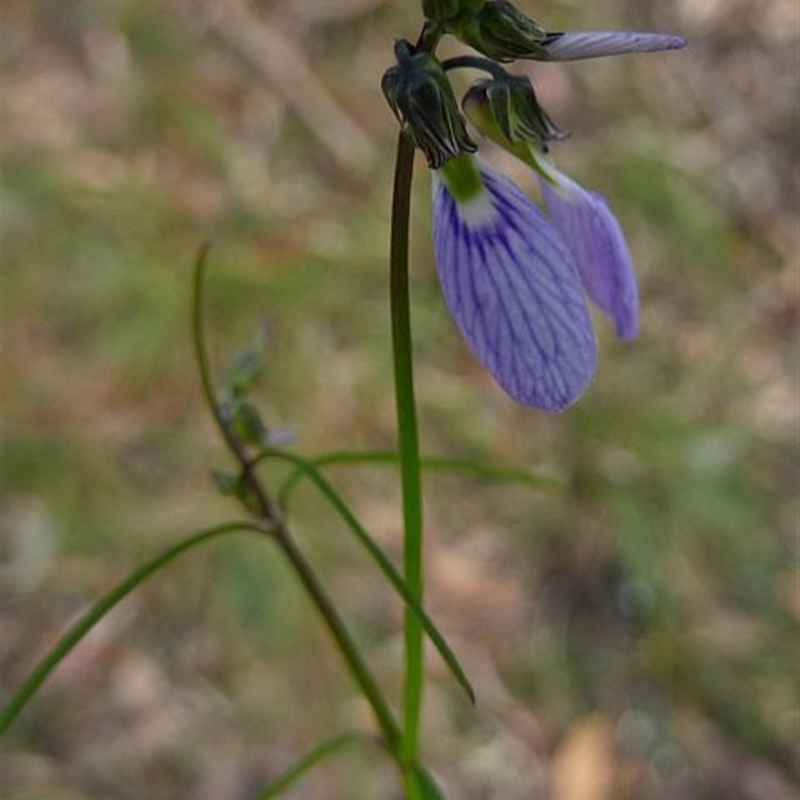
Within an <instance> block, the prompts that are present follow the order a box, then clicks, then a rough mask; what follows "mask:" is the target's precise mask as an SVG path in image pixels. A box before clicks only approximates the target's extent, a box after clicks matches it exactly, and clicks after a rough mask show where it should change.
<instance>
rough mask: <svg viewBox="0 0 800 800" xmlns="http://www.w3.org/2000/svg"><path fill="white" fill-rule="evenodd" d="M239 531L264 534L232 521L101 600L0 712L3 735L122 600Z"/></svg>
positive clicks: (186, 542) (181, 546) (167, 554)
mask: <svg viewBox="0 0 800 800" xmlns="http://www.w3.org/2000/svg"><path fill="white" fill-rule="evenodd" d="M235 531H254V532H256V533H264V532H265V530H264V528H263V527H262V526H260V525H255V524H254V523H252V522H230V523H227V524H224V525H216V526H215V527H213V528H208V529H207V530H204V531H200V532H199V533H196V534H194V535H193V536H189V537H188V538H186V539H183V540H182V541H180V542H178V543H177V544H175V545H173V546H172V547H170V548H169V549H168V550H165V551H164V552H163V553H161V555H159V556H157V557H156V558H154V559H152V560H151V561H148V562H147V563H146V564H144V565H142V566H141V567H139V569H137V570H136V571H135V572H134V573H132V574H131V575H130V576H129V577H128V578H126V579H125V580H124V581H123V582H122V583H120V584H119V585H118V586H115V587H114V588H113V589H112V590H111V591H110V592H108V593H107V594H106V595H104V596H103V597H101V598H100V599H99V600H98V601H97V602H96V603H95V604H94V605H93V606H92V607H91V608H90V609H89V610H88V611H87V612H86V614H84V615H83V616H82V617H81V618H80V619H79V620H78V621H77V622H76V623H75V624H74V625H73V626H72V627H71V628H70V629H69V630H68V631H67V632H66V633H65V634H64V635H63V636H62V637H61V639H59V641H58V643H57V644H56V646H55V647H54V648H53V649H52V650H51V651H50V652H49V653H48V654H47V655H46V656H45V657H44V658H43V659H42V660H41V661H40V662H39V663H38V664H37V665H36V667H35V668H34V669H33V670H32V671H31V672H30V674H29V675H28V677H27V678H26V680H25V682H24V683H23V684H22V686H20V688H19V689H17V691H16V693H15V694H14V696H13V697H12V698H11V700H9V701H8V703H7V704H6V706H5V708H4V709H3V711H2V713H0V735H2V734H3V733H4V732H5V730H6V728H8V726H9V725H10V724H11V723H12V722H13V721H14V720H15V719H16V717H17V715H18V714H19V713H20V711H22V709H23V708H24V707H25V706H26V705H27V703H28V701H29V700H30V699H31V697H32V696H33V694H34V693H35V692H36V691H38V689H39V688H40V687H41V686H42V684H43V683H44V682H45V681H46V680H47V678H48V677H49V676H50V673H51V672H52V671H53V670H54V669H55V668H56V667H57V666H58V665H59V664H60V663H61V661H63V660H64V658H66V656H67V655H68V653H69V652H70V651H71V650H72V649H73V648H74V647H75V646H76V645H77V644H78V643H79V642H80V641H81V639H83V637H84V636H86V634H87V633H89V631H90V630H91V629H92V628H93V627H94V626H95V625H96V624H97V623H98V622H99V621H100V620H101V619H102V618H103V617H104V616H105V615H106V614H107V613H108V612H109V611H111V609H112V608H113V607H114V606H115V605H117V603H119V602H120V601H121V600H123V599H124V598H125V597H127V596H128V595H129V594H130V593H131V592H132V591H133V590H134V589H135V588H136V587H137V586H139V584H141V583H142V582H143V581H144V580H146V579H147V578H149V577H150V576H151V575H152V574H153V573H154V572H156V571H158V570H159V569H161V567H163V566H165V565H166V564H167V563H169V562H170V561H172V560H173V559H174V558H176V557H177V556H179V555H180V554H181V553H185V552H186V551H187V550H190V549H192V548H193V547H196V546H197V545H199V544H201V543H202V542H205V541H208V540H209V539H213V538H216V537H217V536H223V535H225V534H228V533H233V532H235Z"/></svg>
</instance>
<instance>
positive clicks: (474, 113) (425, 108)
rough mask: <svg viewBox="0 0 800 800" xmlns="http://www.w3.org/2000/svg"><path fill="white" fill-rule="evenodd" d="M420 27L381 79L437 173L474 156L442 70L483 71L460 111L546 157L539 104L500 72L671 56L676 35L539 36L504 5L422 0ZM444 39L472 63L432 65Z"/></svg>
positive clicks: (515, 148)
mask: <svg viewBox="0 0 800 800" xmlns="http://www.w3.org/2000/svg"><path fill="white" fill-rule="evenodd" d="M422 10H423V12H424V14H425V28H424V30H423V36H422V37H421V38H420V44H419V46H418V48H417V49H415V48H414V47H412V46H411V45H410V44H409V43H408V42H405V41H403V42H399V43H398V45H397V47H396V48H395V55H396V56H397V64H396V66H394V67H391V68H390V69H389V70H388V71H387V72H386V74H385V75H384V78H383V84H382V85H383V91H384V93H385V95H386V98H387V100H388V101H389V105H390V106H391V107H392V110H393V111H394V113H395V114H396V115H397V118H398V119H399V120H400V124H401V125H402V126H403V129H404V130H405V131H407V133H408V134H409V135H410V136H411V138H412V140H413V141H414V143H415V144H416V145H417V147H419V148H420V149H421V150H422V151H423V152H424V153H425V156H426V157H427V159H428V164H429V165H430V167H431V168H432V169H439V168H440V167H441V166H442V165H444V164H445V163H446V162H448V161H449V160H450V159H452V158H454V157H456V156H458V155H461V154H464V153H471V152H474V150H475V149H476V148H475V144H474V143H473V142H472V140H471V139H470V138H469V136H468V135H467V132H466V128H465V125H464V119H463V117H462V116H461V112H460V110H459V107H458V103H457V102H456V99H455V97H454V95H453V90H452V87H451V86H450V82H449V81H448V79H447V75H446V73H447V71H448V70H450V69H455V68H456V67H469V68H471V69H479V70H483V71H484V72H487V73H488V74H489V75H490V76H491V79H490V80H483V81H481V82H479V83H476V84H475V85H474V86H473V87H472V88H471V89H470V90H469V91H468V92H467V94H466V96H465V98H464V112H465V113H466V114H467V116H468V117H469V119H470V121H471V122H472V123H473V124H474V125H475V127H476V128H478V130H479V131H480V132H481V133H482V134H484V135H486V136H488V137H489V138H491V139H493V140H494V141H496V142H497V143H498V144H500V145H501V146H503V147H506V148H507V149H509V150H511V151H512V152H515V153H517V154H518V155H519V154H520V153H521V152H522V151H523V150H525V151H526V152H529V151H533V152H536V153H539V154H545V153H547V150H548V148H547V142H548V141H550V140H552V139H562V138H564V134H563V133H562V132H561V131H559V129H558V128H557V127H556V126H555V125H554V124H553V122H552V120H551V119H550V117H549V116H548V115H547V113H546V112H545V111H544V109H543V108H542V107H541V106H540V105H539V101H538V100H537V99H536V93H535V92H534V90H533V86H532V85H531V82H530V80H529V79H528V78H527V77H520V76H515V75H510V74H509V73H508V72H506V70H505V69H504V68H503V67H502V66H501V64H504V63H506V62H509V61H515V60H517V59H532V60H535V61H575V60H578V59H586V58H599V57H601V56H613V55H621V54H623V53H647V52H653V51H657V50H675V49H680V48H681V47H684V46H685V45H686V40H685V39H683V38H682V37H680V36H668V35H664V34H659V33H643V32H635V31H627V32H626V31H572V32H566V33H565V32H562V31H558V32H554V31H547V30H546V29H545V28H543V27H542V26H541V25H539V24H538V23H537V22H535V21H534V20H532V19H530V18H529V17H527V16H526V15H525V14H523V13H522V12H521V11H520V10H519V9H518V8H516V6H514V5H513V4H512V3H511V2H509V0H422ZM444 35H451V36H455V37H456V38H457V39H459V40H460V41H462V42H464V44H467V45H469V46H470V47H472V48H473V49H474V50H476V51H477V52H478V53H480V54H481V55H480V56H460V57H457V58H451V59H449V60H447V61H443V62H439V61H438V60H437V59H436V58H435V56H434V55H433V54H432V53H433V51H434V50H435V48H436V44H437V43H438V41H439V39H440V38H441V37H442V36H444Z"/></svg>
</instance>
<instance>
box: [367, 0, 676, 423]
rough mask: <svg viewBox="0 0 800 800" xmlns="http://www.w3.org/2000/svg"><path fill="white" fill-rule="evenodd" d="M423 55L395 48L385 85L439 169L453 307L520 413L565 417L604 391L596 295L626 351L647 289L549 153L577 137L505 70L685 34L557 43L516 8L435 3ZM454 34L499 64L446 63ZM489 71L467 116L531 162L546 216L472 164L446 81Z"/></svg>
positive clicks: (623, 247)
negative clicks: (446, 45) (445, 40)
mask: <svg viewBox="0 0 800 800" xmlns="http://www.w3.org/2000/svg"><path fill="white" fill-rule="evenodd" d="M423 10H424V12H425V15H426V26H425V30H424V31H423V34H426V33H427V34H428V37H427V38H424V37H423V38H421V40H420V41H421V42H424V43H423V44H421V45H420V51H418V52H415V51H414V49H413V48H412V47H411V45H410V44H409V43H407V42H399V43H398V45H397V46H396V48H395V53H396V55H397V60H398V63H397V65H396V66H395V67H392V68H391V69H389V70H388V71H387V73H386V75H385V76H384V80H383V83H382V86H383V89H384V92H385V94H386V96H387V99H388V101H389V104H390V105H391V107H392V109H393V110H394V112H395V114H396V116H397V117H398V119H399V120H400V122H401V125H402V126H403V129H404V130H405V131H406V132H407V133H408V134H409V135H410V136H411V138H412V140H413V141H414V143H415V144H416V145H417V147H419V148H420V149H421V150H422V151H423V152H424V153H425V156H426V158H427V160H428V166H429V167H430V168H431V169H432V170H433V233H434V251H435V256H436V264H437V270H438V273H439V278H440V282H441V285H442V290H443V292H444V296H445V300H446V302H447V305H448V307H449V309H450V312H451V313H452V315H453V317H454V319H455V322H456V324H457V325H458V327H459V329H460V330H461V333H462V334H463V336H464V338H465V339H466V341H467V343H468V344H469V346H470V347H471V348H472V350H473V351H474V353H475V355H476V356H477V357H478V359H479V360H480V361H481V362H482V363H483V364H484V365H485V366H486V367H487V369H488V370H489V371H490V372H491V374H492V375H493V376H494V378H495V379H496V380H497V382H498V383H499V384H500V386H501V387H502V388H503V389H504V390H505V391H506V392H507V393H508V394H509V395H510V396H511V397H512V398H514V399H515V400H517V401H519V402H520V403H523V404H526V405H530V406H534V407H537V408H541V409H544V410H547V411H561V410H563V409H564V408H566V407H567V406H569V405H570V404H571V403H573V402H575V400H577V399H578V398H579V397H580V396H581V394H582V393H583V392H584V390H585V389H586V387H587V386H588V384H589V382H590V381H591V380H592V377H593V375H594V371H595V365H596V358H597V353H596V344H595V339H594V333H593V330H592V326H591V320H590V317H589V311H588V307H587V295H588V297H589V298H591V300H592V301H593V302H594V303H595V304H596V305H597V306H598V307H599V308H600V309H601V310H602V311H603V312H604V313H606V314H607V315H608V316H609V317H611V319H612V320H613V322H614V325H615V328H616V332H617V335H618V336H619V337H620V338H622V339H631V338H633V337H635V336H636V333H637V329H638V288H637V285H636V276H635V274H634V269H633V263H632V259H631V256H630V252H629V250H628V246H627V244H626V242H625V237H624V234H623V233H622V229H621V227H620V224H619V222H618V221H617V219H616V217H615V216H614V215H613V213H612V212H611V210H610V209H609V207H608V204H607V203H606V202H605V199H604V198H603V197H602V196H601V195H600V194H598V193H596V192H592V191H588V190H586V189H584V188H583V187H581V186H580V185H579V184H578V183H576V182H575V181H574V180H572V179H571V178H568V177H567V176H566V175H564V174H563V173H561V172H560V171H559V170H558V169H557V168H556V166H555V164H554V163H553V161H552V159H551V157H550V154H549V142H550V141H553V140H558V139H563V138H565V134H563V133H562V132H561V131H560V130H559V129H558V128H557V127H556V125H555V124H554V123H553V122H552V120H551V119H550V117H549V115H548V114H547V113H546V112H545V111H544V109H542V107H541V106H540V105H539V102H538V100H537V98H536V95H535V93H534V90H533V86H532V85H531V83H530V80H529V79H528V78H527V77H523V76H513V75H509V74H508V73H507V72H506V71H505V70H504V69H503V67H501V66H500V64H499V63H498V62H506V61H510V60H514V59H518V58H525V59H533V60H538V61H571V60H575V59H583V58H596V57H600V56H607V55H618V54H621V53H634V52H649V51H655V50H669V49H676V48H680V47H683V46H684V45H685V44H686V41H685V40H684V39H683V38H681V37H678V36H664V35H661V34H653V33H626V32H618V31H576V32H571V33H564V32H549V31H547V30H546V29H545V28H543V27H542V26H540V25H539V24H538V23H536V22H534V21H533V20H531V19H529V18H528V17H526V16H525V15H524V14H522V13H521V12H519V11H518V10H517V9H516V8H515V7H514V6H513V5H512V3H511V2H509V0H423ZM445 33H449V34H452V35H454V36H456V37H457V38H459V39H461V41H463V42H465V43H466V44H469V45H471V46H472V47H473V48H474V49H476V50H477V51H478V52H480V53H483V54H484V56H488V57H489V58H488V59H487V58H479V57H475V56H460V57H456V58H451V59H448V60H447V61H444V62H441V63H439V62H438V61H437V60H436V59H435V58H434V57H433V56H432V55H431V54H430V53H429V52H427V49H426V48H429V47H433V46H435V43H436V41H438V38H439V37H440V36H442V35H443V34H445ZM457 67H469V68H473V69H474V68H477V69H481V70H484V71H486V72H488V73H489V74H490V75H491V79H490V80H485V81H482V82H479V83H478V84H476V85H475V86H473V88H472V89H471V90H470V91H469V92H468V93H467V96H466V97H465V99H464V103H463V106H462V107H463V109H464V112H465V114H466V116H467V117H468V118H469V119H470V121H471V122H472V123H473V124H474V125H475V127H476V128H478V130H479V131H480V132H481V133H483V134H484V135H486V136H488V137H489V138H491V139H493V140H494V141H495V142H497V143H498V144H500V145H501V146H502V147H504V148H505V149H507V150H508V151H509V152H511V153H513V154H514V155H515V156H517V157H518V158H520V159H521V160H523V161H524V162H526V163H527V164H529V165H530V166H531V167H532V168H533V169H534V170H535V171H536V173H537V176H538V178H539V182H540V184H541V192H542V199H543V201H544V205H545V208H546V211H547V213H544V211H542V210H541V209H540V208H539V207H538V206H537V205H536V204H535V203H534V202H533V201H532V200H531V199H530V198H529V197H527V195H525V194H524V193H523V192H522V191H521V190H520V189H519V188H518V187H517V186H516V185H515V184H514V183H513V182H512V181H510V180H509V179H508V178H506V177H504V176H502V175H500V174H499V173H497V172H496V171H495V170H494V169H492V168H491V167H489V166H488V165H487V164H486V163H484V162H483V161H480V160H479V159H478V158H477V157H476V156H473V155H472V152H473V151H474V150H475V149H476V146H475V144H474V143H473V142H472V140H471V139H470V137H469V135H468V134H467V132H466V127H465V125H464V120H463V118H462V117H461V115H460V113H459V110H458V106H457V103H456V101H455V98H454V96H453V93H452V89H451V88H450V86H449V82H448V80H447V78H446V71H447V70H449V69H455V68H457Z"/></svg>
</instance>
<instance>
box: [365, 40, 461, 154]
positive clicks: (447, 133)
mask: <svg viewBox="0 0 800 800" xmlns="http://www.w3.org/2000/svg"><path fill="white" fill-rule="evenodd" d="M395 55H396V57H397V64H396V65H395V66H393V67H390V68H389V69H388V70H386V72H385V73H384V75H383V79H382V80H381V88H382V89H383V93H384V95H385V96H386V100H387V102H388V103H389V105H390V106H391V109H392V111H393V112H394V114H395V116H396V117H397V119H398V120H399V122H400V124H401V125H402V126H403V129H404V130H406V131H407V132H408V134H409V135H410V136H411V139H412V140H413V142H414V144H415V145H416V146H417V147H418V148H419V149H420V150H422V152H423V153H424V154H425V158H426V159H427V160H428V166H429V167H430V168H431V169H438V168H439V167H441V166H442V164H444V163H445V162H446V161H448V160H449V159H451V158H454V157H455V156H457V155H459V154H461V153H473V152H475V150H476V149H477V147H476V145H475V143H474V142H473V141H472V140H471V139H470V138H469V136H468V134H467V129H466V127H465V125H464V120H463V118H462V116H461V112H460V111H459V109H458V102H457V101H456V98H455V95H454V94H453V88H452V86H451V85H450V81H449V80H448V78H447V75H446V74H445V71H444V70H443V69H442V67H441V64H439V62H438V61H437V60H436V58H434V57H433V56H432V55H431V54H430V53H425V52H420V53H415V52H413V49H412V47H411V44H410V43H409V42H406V41H404V40H401V41H399V42H397V43H396V45H395Z"/></svg>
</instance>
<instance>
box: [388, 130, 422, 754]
mask: <svg viewBox="0 0 800 800" xmlns="http://www.w3.org/2000/svg"><path fill="white" fill-rule="evenodd" d="M413 168H414V145H413V143H412V142H411V139H410V138H409V137H408V136H407V135H406V134H405V133H401V134H400V136H399V139H398V142H397V160H396V162H395V180H394V194H393V199H392V238H391V250H390V279H389V282H390V292H391V317H392V355H393V359H394V391H395V406H396V412H397V427H398V444H399V453H400V485H401V490H402V496H403V529H404V539H403V543H404V549H403V571H404V574H405V580H406V585H407V586H408V589H409V591H410V592H411V595H412V596H413V598H414V600H415V601H416V602H417V603H418V604H419V605H422V595H423V574H422V481H421V478H420V456H419V434H418V430H417V413H416V402H415V399H414V369H413V358H412V352H411V350H412V345H411V311H410V297H409V282H408V232H409V217H410V207H411V183H412V177H413ZM404 630H405V661H406V663H405V687H404V698H403V722H404V725H403V730H404V740H403V755H404V757H405V759H406V760H407V763H411V762H413V761H415V760H416V758H417V754H418V752H419V721H420V713H421V708H422V694H423V686H424V671H423V660H424V659H423V650H424V648H423V630H422V625H421V623H420V621H419V617H418V616H417V615H416V614H415V613H414V612H413V611H412V610H411V609H410V608H408V607H407V608H406V610H405V625H404Z"/></svg>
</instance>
